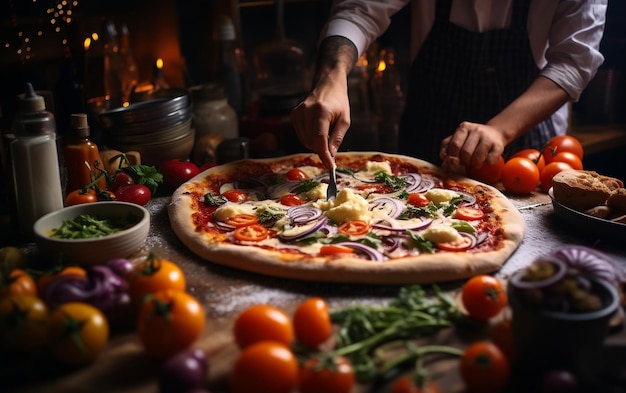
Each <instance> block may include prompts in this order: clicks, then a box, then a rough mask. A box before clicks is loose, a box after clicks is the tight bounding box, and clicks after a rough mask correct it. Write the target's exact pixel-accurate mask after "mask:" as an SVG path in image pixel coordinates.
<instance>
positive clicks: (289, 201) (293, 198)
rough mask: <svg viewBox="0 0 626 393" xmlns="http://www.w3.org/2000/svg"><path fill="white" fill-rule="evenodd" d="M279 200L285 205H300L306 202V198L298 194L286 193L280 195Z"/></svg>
mask: <svg viewBox="0 0 626 393" xmlns="http://www.w3.org/2000/svg"><path fill="white" fill-rule="evenodd" d="M279 202H280V203H281V204H283V205H285V206H298V205H302V204H303V203H304V200H303V199H302V198H300V197H299V196H297V195H296V194H285V195H283V196H281V197H280V200H279Z"/></svg>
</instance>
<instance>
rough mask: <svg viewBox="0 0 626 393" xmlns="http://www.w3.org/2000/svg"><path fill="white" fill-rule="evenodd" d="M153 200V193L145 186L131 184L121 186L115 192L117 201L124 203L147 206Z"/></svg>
mask: <svg viewBox="0 0 626 393" xmlns="http://www.w3.org/2000/svg"><path fill="white" fill-rule="evenodd" d="M150 198H152V191H150V189H149V188H148V186H146V185H144V184H130V185H128V186H121V187H120V188H118V189H117V191H116V192H115V199H116V200H118V201H122V202H130V203H134V204H136V205H140V206H145V205H147V204H148V202H150Z"/></svg>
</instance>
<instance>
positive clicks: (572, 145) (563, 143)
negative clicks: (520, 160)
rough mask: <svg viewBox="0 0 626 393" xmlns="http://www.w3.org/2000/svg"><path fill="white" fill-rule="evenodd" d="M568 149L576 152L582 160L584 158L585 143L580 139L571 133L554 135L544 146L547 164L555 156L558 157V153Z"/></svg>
mask: <svg viewBox="0 0 626 393" xmlns="http://www.w3.org/2000/svg"><path fill="white" fill-rule="evenodd" d="M566 151H568V152H571V153H574V154H575V155H577V156H578V158H580V159H581V160H582V159H583V154H584V151H583V145H582V144H581V143H580V141H579V140H578V139H576V138H575V137H573V136H571V135H558V136H555V137H553V138H552V139H550V140H549V141H548V143H547V144H546V146H545V147H544V148H543V156H544V157H545V160H546V164H549V163H551V162H552V161H554V157H556V155H557V154H559V153H563V152H566Z"/></svg>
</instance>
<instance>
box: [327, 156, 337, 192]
mask: <svg viewBox="0 0 626 393" xmlns="http://www.w3.org/2000/svg"><path fill="white" fill-rule="evenodd" d="M336 169H337V165H335V163H334V162H333V167H332V168H331V169H330V170H329V171H328V189H327V190H326V199H328V200H330V199H335V197H336V196H337V171H336Z"/></svg>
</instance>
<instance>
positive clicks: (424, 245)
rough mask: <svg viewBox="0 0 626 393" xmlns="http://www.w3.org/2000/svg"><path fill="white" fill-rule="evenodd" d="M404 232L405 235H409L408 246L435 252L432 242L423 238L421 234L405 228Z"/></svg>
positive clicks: (430, 252)
mask: <svg viewBox="0 0 626 393" xmlns="http://www.w3.org/2000/svg"><path fill="white" fill-rule="evenodd" d="M406 233H407V235H409V239H411V241H410V242H409V246H413V247H415V248H417V249H418V250H420V251H424V252H427V253H429V254H432V253H434V252H435V245H434V244H433V242H431V241H429V240H426V239H424V237H423V236H422V235H420V234H419V233H417V232H415V231H411V230H408V229H407V231H406Z"/></svg>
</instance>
